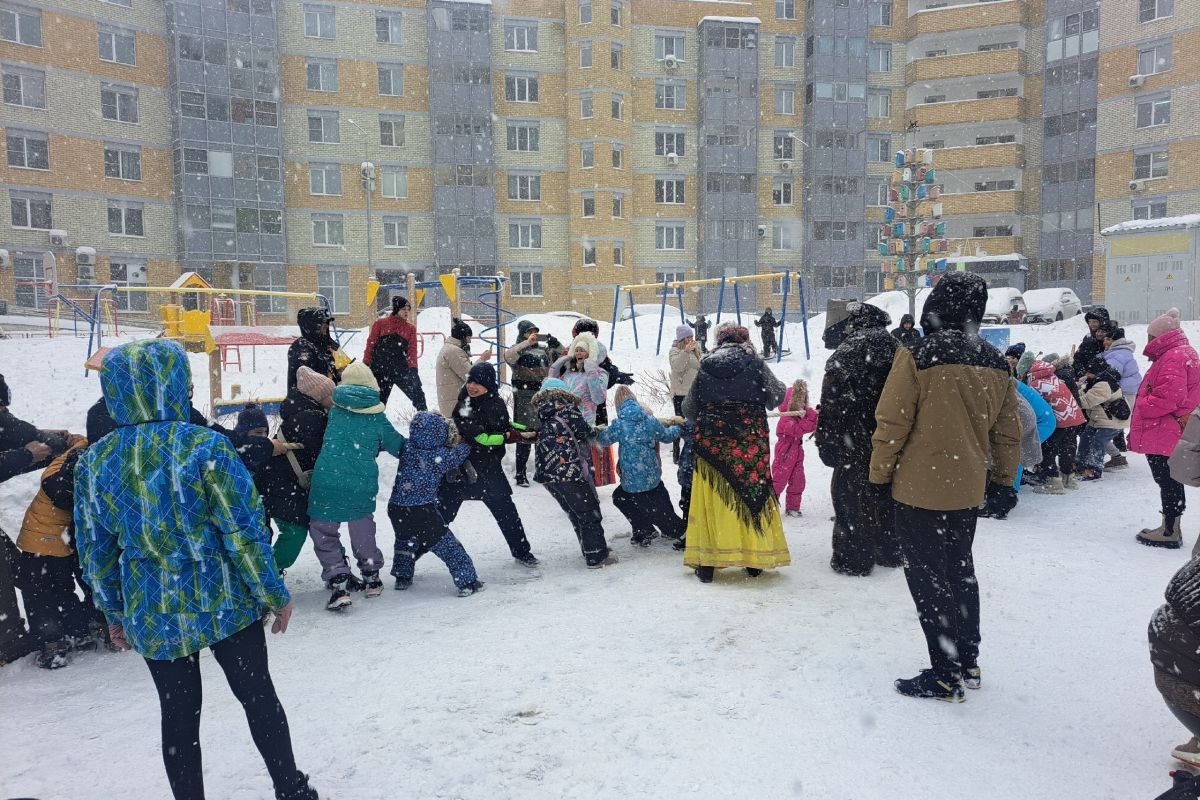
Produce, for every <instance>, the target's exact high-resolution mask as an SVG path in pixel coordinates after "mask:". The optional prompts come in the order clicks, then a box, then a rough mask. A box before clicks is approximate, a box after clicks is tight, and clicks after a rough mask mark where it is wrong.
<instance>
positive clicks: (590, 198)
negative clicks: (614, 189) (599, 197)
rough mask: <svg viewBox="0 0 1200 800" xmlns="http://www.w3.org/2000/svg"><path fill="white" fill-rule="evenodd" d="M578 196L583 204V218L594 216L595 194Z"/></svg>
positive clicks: (584, 193)
mask: <svg viewBox="0 0 1200 800" xmlns="http://www.w3.org/2000/svg"><path fill="white" fill-rule="evenodd" d="M579 196H580V199H581V200H582V201H583V203H582V205H583V216H585V217H594V216H596V193H595V192H581V193H580V195H579Z"/></svg>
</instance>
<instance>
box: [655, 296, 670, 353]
mask: <svg viewBox="0 0 1200 800" xmlns="http://www.w3.org/2000/svg"><path fill="white" fill-rule="evenodd" d="M666 318H667V279H666V278H663V288H662V301H661V302H660V303H659V306H658V341H656V342H655V343H654V355H656V356H658V355H662V331H663V322H664V321H666Z"/></svg>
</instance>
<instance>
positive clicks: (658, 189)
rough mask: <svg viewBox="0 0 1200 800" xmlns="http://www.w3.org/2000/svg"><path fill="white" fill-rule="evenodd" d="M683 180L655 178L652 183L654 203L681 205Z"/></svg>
mask: <svg viewBox="0 0 1200 800" xmlns="http://www.w3.org/2000/svg"><path fill="white" fill-rule="evenodd" d="M683 183H684V181H683V178H656V179H655V181H654V202H656V203H674V204H678V203H682V202H684V200H683Z"/></svg>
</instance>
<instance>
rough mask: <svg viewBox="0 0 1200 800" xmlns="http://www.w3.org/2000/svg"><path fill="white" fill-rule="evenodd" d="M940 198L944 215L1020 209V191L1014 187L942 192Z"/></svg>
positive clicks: (1017, 211)
mask: <svg viewBox="0 0 1200 800" xmlns="http://www.w3.org/2000/svg"><path fill="white" fill-rule="evenodd" d="M941 199H942V216H944V217H955V216H960V215H964V214H1019V213H1020V211H1021V192H1020V191H1018V190H1016V189H1007V190H1004V191H1000V192H967V193H964V194H944V195H942V198H941Z"/></svg>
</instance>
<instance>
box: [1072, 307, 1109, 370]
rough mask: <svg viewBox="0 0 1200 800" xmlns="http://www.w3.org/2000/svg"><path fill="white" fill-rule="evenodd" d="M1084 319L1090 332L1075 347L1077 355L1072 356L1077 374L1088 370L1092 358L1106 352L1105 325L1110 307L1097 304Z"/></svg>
mask: <svg viewBox="0 0 1200 800" xmlns="http://www.w3.org/2000/svg"><path fill="white" fill-rule="evenodd" d="M1083 319H1084V321H1085V322H1086V323H1087V325H1088V332H1087V335H1086V336H1084V337H1083V341H1082V342H1080V343H1079V347H1077V348H1076V349H1075V355H1074V356H1072V357H1071V366H1072V367H1074V368H1075V374H1076V375H1083V374H1084V373H1085V372H1087V368H1088V365H1089V364H1091V363H1092V360H1093V359H1095V358H1096V356H1098V355H1100V354H1101V353H1103V352H1104V331H1105V330H1106V328H1105V327H1104V326H1107V325H1108V323H1109V316H1108V309H1107V308H1105V307H1104V306H1096V307H1095V308H1093V309H1092V310H1091V311H1089V312H1087V313H1086V314H1084V315H1083Z"/></svg>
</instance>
